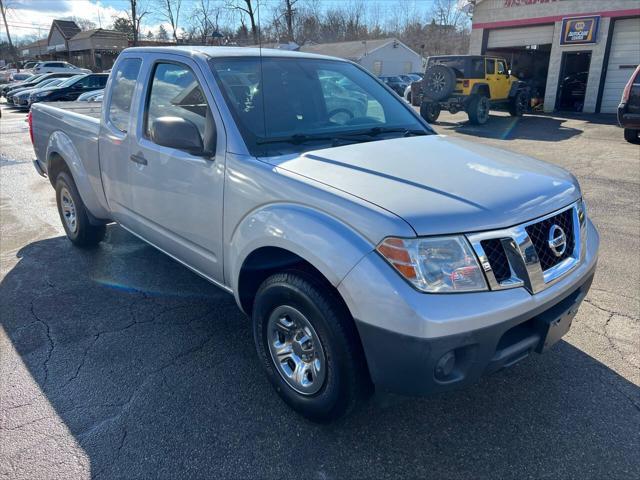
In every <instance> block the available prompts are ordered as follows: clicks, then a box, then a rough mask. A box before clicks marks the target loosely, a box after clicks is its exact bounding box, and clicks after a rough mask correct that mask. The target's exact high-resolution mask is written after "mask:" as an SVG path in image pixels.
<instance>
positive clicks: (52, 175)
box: [47, 153, 69, 188]
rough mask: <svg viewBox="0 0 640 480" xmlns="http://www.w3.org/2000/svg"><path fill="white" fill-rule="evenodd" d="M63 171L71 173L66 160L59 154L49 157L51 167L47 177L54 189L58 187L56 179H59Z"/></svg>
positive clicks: (48, 169)
mask: <svg viewBox="0 0 640 480" xmlns="http://www.w3.org/2000/svg"><path fill="white" fill-rule="evenodd" d="M62 171H66V172H69V167H68V166H67V163H66V162H65V161H64V158H62V157H61V156H60V155H58V154H57V153H52V154H51V155H50V156H49V165H48V166H47V175H48V176H49V182H51V185H53V187H54V188H55V186H56V178H57V177H58V174H59V173H60V172H62Z"/></svg>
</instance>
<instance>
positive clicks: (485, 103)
mask: <svg viewBox="0 0 640 480" xmlns="http://www.w3.org/2000/svg"><path fill="white" fill-rule="evenodd" d="M490 108H491V104H490V103H489V99H488V98H487V97H485V96H484V95H473V96H472V97H471V100H469V104H468V106H467V115H469V122H471V123H472V124H474V125H484V124H485V123H487V120H489V109H490Z"/></svg>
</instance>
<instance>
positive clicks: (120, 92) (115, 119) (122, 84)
mask: <svg viewBox="0 0 640 480" xmlns="http://www.w3.org/2000/svg"><path fill="white" fill-rule="evenodd" d="M141 64H142V60H140V59H139V58H127V59H125V60H123V61H122V62H121V63H120V64H119V65H118V69H117V70H116V71H115V72H114V73H113V74H112V75H113V80H112V85H111V92H112V93H111V102H110V104H109V121H110V122H111V124H112V125H113V126H114V127H116V128H117V129H118V130H120V131H122V132H126V131H127V130H128V129H129V111H130V110H131V100H132V98H133V92H134V90H135V86H136V81H137V79H138V73H139V72H140V65H141Z"/></svg>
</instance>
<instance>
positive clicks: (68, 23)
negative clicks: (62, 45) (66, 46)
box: [51, 20, 80, 40]
mask: <svg viewBox="0 0 640 480" xmlns="http://www.w3.org/2000/svg"><path fill="white" fill-rule="evenodd" d="M54 26H55V27H58V30H60V33H62V36H63V37H64V38H66V39H67V40H69V39H70V38H71V37H73V36H74V35H76V34H78V33H79V32H80V27H79V26H78V24H77V23H76V22H74V21H73V20H54V21H53V23H52V24H51V29H53V27H54Z"/></svg>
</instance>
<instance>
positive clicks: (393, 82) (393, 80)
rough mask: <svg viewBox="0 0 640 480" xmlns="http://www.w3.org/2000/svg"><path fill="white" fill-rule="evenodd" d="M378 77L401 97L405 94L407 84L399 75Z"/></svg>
mask: <svg viewBox="0 0 640 480" xmlns="http://www.w3.org/2000/svg"><path fill="white" fill-rule="evenodd" d="M378 78H380V80H382V82H383V83H384V84H385V85H387V86H388V87H389V88H390V89H391V90H393V91H394V92H396V93H397V94H398V95H400V96H401V97H402V96H403V95H404V89H405V88H407V84H406V82H405V81H404V80H402V79H401V78H400V77H398V76H397V75H383V76H381V77H378Z"/></svg>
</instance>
